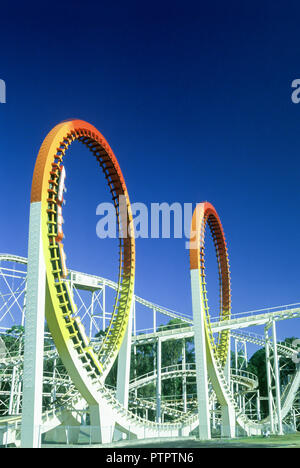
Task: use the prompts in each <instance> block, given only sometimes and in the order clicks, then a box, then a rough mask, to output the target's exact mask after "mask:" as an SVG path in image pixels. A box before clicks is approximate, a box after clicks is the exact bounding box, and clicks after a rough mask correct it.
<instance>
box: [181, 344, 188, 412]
mask: <svg viewBox="0 0 300 468" xmlns="http://www.w3.org/2000/svg"><path fill="white" fill-rule="evenodd" d="M182 372H183V375H182V399H183V412H184V413H186V412H187V396H186V349H185V339H183V340H182Z"/></svg>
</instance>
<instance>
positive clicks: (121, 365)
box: [114, 298, 135, 440]
mask: <svg viewBox="0 0 300 468" xmlns="http://www.w3.org/2000/svg"><path fill="white" fill-rule="evenodd" d="M134 302H135V299H134V298H133V300H132V304H131V308H130V314H129V319H128V325H127V329H126V332H125V336H124V339H123V342H122V345H121V348H120V351H119V354H118V371H117V393H116V398H117V400H118V401H119V402H120V403H121V404H122V405H123V406H124V408H128V397H129V380H130V364H131V339H132V322H133V320H132V317H133V308H134ZM122 437H123V434H122V433H121V432H120V431H119V430H118V429H116V430H115V434H114V439H115V440H120V439H122Z"/></svg>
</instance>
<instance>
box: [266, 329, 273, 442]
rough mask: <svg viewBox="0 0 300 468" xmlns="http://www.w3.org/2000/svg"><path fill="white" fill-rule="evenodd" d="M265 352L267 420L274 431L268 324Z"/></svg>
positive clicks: (271, 430)
mask: <svg viewBox="0 0 300 468" xmlns="http://www.w3.org/2000/svg"><path fill="white" fill-rule="evenodd" d="M265 353H266V373H267V391H268V404H269V420H270V432H271V433H272V434H273V433H274V413H273V407H274V404H273V393H272V375H271V362H270V338H269V325H267V326H266V327H265Z"/></svg>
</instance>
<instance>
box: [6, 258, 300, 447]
mask: <svg viewBox="0 0 300 468" xmlns="http://www.w3.org/2000/svg"><path fill="white" fill-rule="evenodd" d="M0 261H10V262H15V263H21V264H23V265H27V259H26V258H24V257H19V256H15V255H7V254H1V255H0ZM71 272H73V273H74V274H77V275H79V276H80V277H81V278H90V279H92V280H93V282H94V283H93V284H94V285H95V284H97V285H98V286H101V285H102V284H106V285H108V286H109V287H111V288H112V289H114V290H116V289H117V283H115V282H113V281H110V280H108V279H106V278H102V277H98V276H93V275H86V274H82V273H79V272H75V271H74V270H70V273H71ZM88 285H89V282H88V281H87V283H86V286H85V287H88ZM134 297H135V298H136V300H137V302H139V303H140V304H143V305H147V306H148V307H149V308H150V309H154V308H156V310H158V311H160V312H161V313H164V314H165V315H167V316H169V317H171V318H181V320H182V321H184V322H186V325H185V326H184V327H179V328H178V325H176V328H175V326H172V327H168V326H165V327H163V329H162V330H160V331H156V332H152V333H144V332H147V330H144V331H141V330H140V331H139V332H138V333H139V334H137V335H136V336H133V337H132V343H133V344H136V345H137V344H143V343H151V342H152V343H153V342H154V341H156V340H157V338H158V337H159V338H161V339H162V340H170V339H182V338H190V337H193V335H194V330H193V327H192V326H190V324H191V323H192V320H191V319H190V318H189V317H188V316H183V315H182V314H178V313H176V312H174V311H170V310H169V309H167V308H164V307H161V306H158V305H157V304H155V303H153V302H150V301H146V300H144V299H142V298H140V297H139V296H134ZM277 309H281V308H277ZM293 309H294V307H293V306H290V309H288V307H286V306H285V307H282V309H281V310H276V311H275V312H274V311H272V310H271V311H270V309H268V312H267V313H265V312H264V313H263V317H261V316H259V321H264V322H265V323H266V322H267V321H268V320H269V318H270V316H271V317H272V316H273V315H274V314H276V317H280V318H282V317H285V314H286V313H287V312H286V311H287V310H292V311H293ZM251 318H252V320H251V322H250V323H251V324H252V323H253V322H252V321H254V322H255V323H256V322H257V320H258V314H252V315H251ZM247 323H249V321H248V320H247ZM213 328H214V324H212V329H213ZM231 336H232V338H234V337H236V338H239V339H241V340H245V341H247V342H249V343H253V344H256V345H257V346H264V338H263V337H262V336H260V335H257V334H254V333H245V332H244V333H241V332H237V331H232V332H231ZM278 349H279V350H280V352H281V354H283V355H285V356H287V357H291V356H292V355H293V354H294V352H295V351H294V350H293V349H292V348H289V347H287V346H283V345H281V344H280V343H278ZM57 356H58V354H57V350H56V349H53V348H52V347H49V348H48V349H47V348H46V349H45V357H46V358H55V357H57ZM22 359H23V357H22V356H20V355H18V354H17V353H16V354H15V355H12V356H5V357H4V358H2V359H1V362H2V363H3V364H6V365H8V364H16V363H19V362H20V360H21V361H22ZM233 372H234V371H233ZM190 373H191V375H193V376H195V372H193V371H191V372H190ZM150 374H151V373H150ZM179 374H180V372H179V373H177V376H178V375H179ZM174 375H176V373H174ZM181 375H182V373H181ZM155 376H156V374H155V373H152V375H151V377H150V376H148V382H149V381H150V380H151V381H153V380H154V379H155ZM149 377H150V379H149ZM165 377H166V378H167V375H166V374H165V372H164V371H163V374H162V378H163V379H164V378H165ZM299 379H300V371H299V369H298V371H297V373H296V375H295V376H294V378H293V379H291V381H290V382H289V384H288V386H287V387H286V389H285V391H284V393H283V395H282V404H283V411H284V415H285V414H287V412H288V411H289V410H290V408H291V406H292V404H293V401H294V395H295V394H296V392H297V389H298V387H299ZM49 380H50V377H49ZM143 380H144V378H143ZM140 383H142V382H140ZM239 383H241V379H240V380H239ZM133 384H134V382H131V385H133ZM73 396H74V401H75V402H77V400H78V398H79V395H78V393H76V392H74V394H73ZM79 400H80V398H79ZM140 403H141V405H142V407H148V408H151V409H153V408H154V407H155V404H154V403H149V402H148V403H147V404H146V401H140ZM134 406H136V407H137V406H138V401H137V402H136V403H135V404H134ZM166 408H167V407H166ZM165 410H166V411H168V412H169V413H170V410H167V409H165ZM61 413H62V408H56V409H53V410H51V411H47V412H45V413H44V415H43V421H44V422H45V425H43V429H42V430H43V432H46V430H47V427H48V428H49V427H51V428H52V427H55V426H56V424H60V423H61V417H60V415H61ZM175 413H176V410H175V412H173V413H172V415H173V416H175ZM176 414H177V413H176ZM170 415H171V413H170ZM183 417H185V418H186V415H184V416H183ZM188 417H189V418H190V421H189V424H193V427H196V426H197V422H195V415H192V416H191V415H190V414H189V415H188ZM146 422H147V420H145V423H146ZM1 423H2V424H4V423H5V424H6V423H9V427H12V426H14V427H16V428H17V429H16V430H17V433H19V432H20V427H19V426H20V417H17V418H14V419H12V418H8V419H7V420H6V419H5V420H4V419H2V420H1ZM46 423H47V424H46ZM139 429H140V431H141V428H140V427H139ZM152 430H154V432H155V430H156V431H159V430H160V425H159V424H157V425H156V427H155V429H153V428H152ZM175 430H178V428H177V429H175ZM170 431H171V432H172V431H173V433H174V427H173V426H172V428H171V429H170ZM137 432H138V431H137ZM156 433H157V432H156ZM10 434H11V438H13V431H12V430H11V432H10Z"/></svg>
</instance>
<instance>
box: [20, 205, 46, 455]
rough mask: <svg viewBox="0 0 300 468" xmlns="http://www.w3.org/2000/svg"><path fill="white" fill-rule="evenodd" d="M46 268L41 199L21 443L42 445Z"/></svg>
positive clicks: (33, 247)
mask: <svg viewBox="0 0 300 468" xmlns="http://www.w3.org/2000/svg"><path fill="white" fill-rule="evenodd" d="M45 287H46V269H45V262H44V255H43V245H42V235H41V203H39V202H37V203H32V204H31V206H30V222H29V245H28V266H27V298H26V307H27V310H26V323H25V325H26V326H25V349H24V375H23V404H22V433H21V446H22V447H24V448H38V447H40V433H41V431H40V429H41V423H42V393H43V355H44V323H45Z"/></svg>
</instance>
